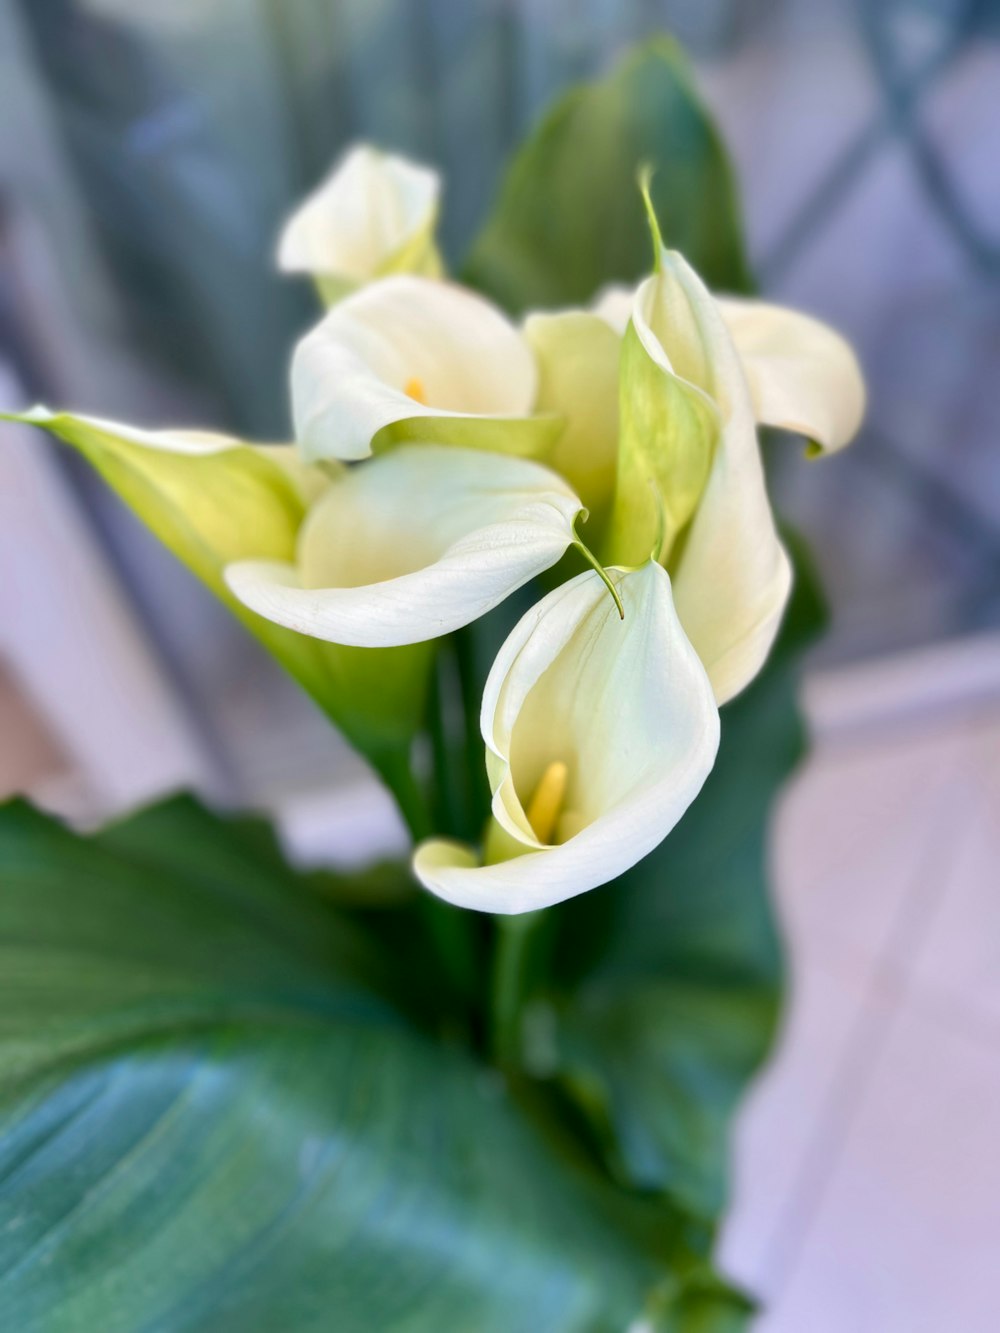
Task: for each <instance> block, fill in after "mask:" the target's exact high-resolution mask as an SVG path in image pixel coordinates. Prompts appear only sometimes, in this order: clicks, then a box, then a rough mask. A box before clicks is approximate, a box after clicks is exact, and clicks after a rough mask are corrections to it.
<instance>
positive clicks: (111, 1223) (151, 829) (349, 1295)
mask: <svg viewBox="0 0 1000 1333" xmlns="http://www.w3.org/2000/svg"><path fill="white" fill-rule="evenodd" d="M415 943H416V942H415ZM420 963H421V960H420V958H419V957H417V958H414V959H411V960H408V959H405V958H403V959H399V960H393V963H392V967H391V970H390V972H389V974H388V975H386V971H385V966H384V964H383V963H382V962H381V961H380V960H379V957H378V955H377V953H376V952H374V951H373V950H372V949H371V948H370V947H369V941H368V940H367V938H366V937H365V936H364V935H363V934H362V933H360V930H359V929H358V928H356V927H355V926H354V925H352V924H351V923H350V922H349V921H348V920H347V919H346V918H345V917H344V916H343V915H341V914H339V913H338V912H337V911H335V910H334V909H332V908H331V907H330V906H329V905H328V904H327V903H326V902H325V901H324V900H323V899H321V898H319V897H318V896H316V895H315V894H313V893H312V892H311V891H310V890H309V889H308V888H307V887H306V886H305V885H304V884H303V883H302V882H300V881H299V880H298V878H297V877H296V876H294V875H292V874H291V873H290V872H289V871H287V870H286V869H285V868H284V867H283V866H282V865H281V863H280V860H279V859H278V857H277V855H276V853H275V852H274V849H273V846H271V845H270V843H269V842H268V840H267V839H265V838H264V837H263V836H262V835H261V833H260V831H259V829H254V828H248V827H246V826H244V825H240V826H237V827H235V828H234V827H232V826H230V825H227V824H224V823H221V822H220V821H218V820H216V819H214V818H213V817H211V816H209V815H207V814H206V813H205V812H204V811H202V810H200V809H199V808H198V807H196V806H195V805H194V804H193V803H190V802H186V801H180V802H174V803H172V804H170V805H168V806H166V807H163V808H162V809H160V810H157V811H153V812H150V813H148V814H146V815H144V816H141V817H140V818H139V819H137V820H135V821H133V822H131V823H130V824H127V825H125V826H123V827H121V828H120V829H117V830H113V831H112V832H111V833H109V834H106V835H102V836H101V837H100V838H97V839H93V840H90V841H87V840H83V839H80V838H77V837H75V836H74V835H72V834H70V833H67V832H65V831H64V830H62V829H60V828H59V827H58V826H56V825H54V824H52V823H51V822H50V821H48V820H46V819H44V818H43V817H42V816H40V815H38V814H36V813H35V812H33V811H31V810H30V809H29V808H27V807H25V806H23V805H13V806H7V807H6V808H4V809H2V810H0V1327H2V1328H4V1329H10V1330H12V1331H13V1330H15V1329H16V1330H17V1333H36V1331H38V1333H41V1331H43V1330H44V1333H95V1330H98V1329H99V1330H100V1331H101V1333H134V1331H136V1330H139V1329H143V1330H154V1329H155V1330H157V1333H181V1331H182V1330H183V1331H184V1333H193V1331H194V1330H203V1331H204V1333H209V1331H210V1333H257V1331H258V1330H261V1331H266V1333H299V1331H300V1330H317V1331H319V1330H324V1333H325V1330H328V1329H336V1330H337V1331H338V1333H352V1330H358V1331H359V1333H360V1331H361V1330H365V1333H368V1330H372V1329H378V1330H386V1331H391V1330H407V1331H409V1333H420V1330H428V1333H445V1331H446V1330H456V1333H457V1330H466V1329H468V1330H476V1331H477V1333H488V1331H489V1330H496V1331H497V1333H509V1330H512V1329H531V1330H532V1333H536V1331H537V1333H546V1331H547V1330H581V1331H586V1333H590V1331H591V1330H593V1331H595V1333H603V1331H604V1330H607V1331H608V1333H611V1330H616V1331H617V1330H622V1329H624V1328H625V1327H626V1326H627V1325H629V1323H630V1321H632V1320H634V1319H636V1318H637V1316H638V1315H639V1314H640V1312H642V1311H643V1310H645V1311H646V1312H647V1313H648V1314H649V1315H650V1318H651V1323H650V1325H649V1326H650V1327H656V1328H662V1329H667V1330H683V1333H691V1330H694V1329H706V1330H713V1331H714V1333H722V1330H726V1329H729V1328H731V1327H734V1326H738V1325H734V1324H733V1319H734V1318H737V1317H738V1318H740V1319H742V1317H743V1315H744V1314H745V1310H746V1307H745V1304H744V1302H743V1301H742V1300H741V1298H739V1297H738V1296H736V1295H734V1294H733V1293H731V1292H728V1291H727V1290H726V1289H725V1287H723V1286H722V1285H721V1284H720V1283H718V1281H717V1280H716V1279H715V1278H713V1277H712V1275H711V1274H710V1273H708V1272H707V1271H706V1269H705V1267H704V1265H703V1264H701V1262H700V1261H699V1260H698V1259H697V1257H696V1256H694V1255H693V1254H692V1253H691V1252H690V1251H689V1250H688V1249H687V1248H686V1245H685V1242H684V1241H683V1240H682V1235H681V1231H682V1224H681V1219H679V1217H678V1215H677V1214H676V1213H675V1212H674V1211H672V1210H671V1209H668V1208H667V1207H666V1206H664V1205H661V1204H655V1205H654V1204H650V1203H646V1202H641V1201H639V1200H635V1199H631V1198H629V1196H628V1195H627V1194H625V1193H624V1192H621V1191H615V1190H613V1189H612V1188H611V1187H610V1186H609V1185H607V1184H606V1183H605V1182H603V1181H602V1180H601V1179H600V1177H599V1176H598V1175H597V1174H596V1173H594V1172H593V1171H592V1170H590V1169H588V1168H587V1167H586V1166H585V1165H584V1164H583V1162H582V1161H581V1160H578V1159H576V1158H573V1157H571V1156H570V1155H569V1150H568V1149H566V1150H565V1151H564V1150H563V1148H561V1147H560V1146H559V1145H558V1144H557V1143H556V1142H555V1141H554V1140H553V1139H552V1137H551V1133H552V1131H551V1127H549V1128H546V1129H545V1130H544V1131H543V1130H542V1129H541V1128H539V1127H537V1124H536V1121H535V1119H534V1118H530V1117H529V1115H528V1114H527V1112H526V1111H524V1110H522V1109H521V1104H520V1103H519V1102H517V1101H515V1100H514V1098H513V1096H512V1094H510V1093H509V1092H508V1091H507V1090H506V1088H505V1085H504V1084H503V1082H502V1081H500V1079H499V1077H498V1076H497V1075H496V1074H494V1073H491V1072H490V1071H488V1070H487V1069H486V1068H485V1067H483V1066H481V1065H479V1064H478V1063H477V1062H475V1061H474V1060H473V1059H472V1058H471V1057H470V1056H468V1055H466V1054H464V1053H463V1052H461V1051H460V1050H459V1049H457V1048H449V1047H447V1046H444V1045H439V1044H435V1043H434V1042H432V1041H430V1040H429V1039H428V1038H427V1036H426V1035H423V1034H422V1033H421V1032H420V1031H418V1030H417V1029H416V1028H415V1027H414V1025H413V1023H412V1022H411V1021H410V1019H409V1016H408V1012H409V1005H410V997H409V996H405V995H404V994H402V993H401V988H403V989H404V990H405V984H406V982H405V979H403V978H401V977H400V976H399V975H397V974H398V973H399V972H407V971H408V970H409V971H410V972H411V973H412V972H414V971H417V972H419V970H420ZM424 972H425V980H424V984H425V985H426V986H427V987H432V985H433V979H432V978H428V977H426V969H424ZM397 1001H398V1003H397Z"/></svg>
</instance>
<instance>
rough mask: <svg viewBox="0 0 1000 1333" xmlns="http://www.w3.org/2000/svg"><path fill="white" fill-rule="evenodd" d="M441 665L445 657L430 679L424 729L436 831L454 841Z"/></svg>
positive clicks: (449, 763)
mask: <svg viewBox="0 0 1000 1333" xmlns="http://www.w3.org/2000/svg"><path fill="white" fill-rule="evenodd" d="M444 662H445V658H444V654H441V655H439V657H438V660H437V662H436V663H435V668H434V671H433V673H432V675H431V683H430V693H429V696H428V700H427V729H428V731H429V732H430V738H431V759H432V762H433V765H434V798H435V799H434V805H435V820H436V824H437V831H438V832H439V833H445V834H447V835H448V836H449V837H453V836H455V835H456V834H457V833H458V832H459V828H458V824H457V821H456V818H455V802H454V799H453V798H454V788H453V782H452V772H451V755H450V749H449V745H448V735H447V732H446V729H445V725H444V703H443V697H442V689H441V672H442V671H443V669H444Z"/></svg>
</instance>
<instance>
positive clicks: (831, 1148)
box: [721, 641, 1000, 1333]
mask: <svg viewBox="0 0 1000 1333" xmlns="http://www.w3.org/2000/svg"><path fill="white" fill-rule="evenodd" d="M980 647H981V649H982V651H981V652H980V654H979V657H978V664H979V666H980V667H983V666H985V668H986V670H985V671H977V672H975V673H973V674H974V675H975V676H976V678H977V682H978V685H977V688H976V689H975V690H974V691H970V690H969V688H968V686H969V677H968V675H966V677H965V680H964V682H963V683H962V687H961V688H958V689H956V691H955V692H954V693H952V694H951V696H950V697H949V694H948V691H947V689H945V690H942V689H941V688H940V686H941V682H942V680H946V679H947V678H948V676H949V674H950V672H951V668H952V667H953V666H954V665H955V664H956V659H955V658H954V657H949V653H948V650H944V651H943V652H942V654H941V656H940V657H939V658H938V659H937V666H936V668H935V669H934V670H933V671H930V672H925V673H924V686H922V687H921V686H918V692H919V689H920V688H925V687H927V686H928V685H929V686H930V692H931V693H932V694H933V696H934V697H933V700H932V702H930V703H929V706H928V707H925V708H923V709H921V708H920V706H919V699H914V700H911V701H910V703H913V704H914V706H912V707H910V706H907V707H905V708H900V709H899V710H898V712H897V716H895V717H894V718H890V719H889V720H887V721H885V722H884V724H883V725H879V723H878V720H877V719H876V718H873V717H871V716H868V717H867V718H866V719H865V721H864V725H859V726H855V727H852V726H851V725H850V724H849V721H848V722H847V723H846V724H845V722H844V719H843V718H842V717H841V718H839V719H838V721H837V723H836V725H834V726H832V727H828V728H827V730H826V732H825V733H824V732H823V731H822V728H821V734H820V736H819V738H818V743H817V745H816V748H815V750H814V752H813V756H812V758H811V759H810V761H809V763H808V764H807V765H806V767H805V768H804V769H803V770H802V771H801V773H800V774H799V776H798V777H797V779H796V780H795V782H794V783H793V784H792V787H791V788H790V789H789V791H788V792H787V793H786V797H785V800H784V802H783V804H782V808H781V809H780V811H779V814H778V820H777V826H776V831H775V882H776V888H777V893H778V898H779V904H780V912H781V917H782V920H783V923H784V926H785V930H786V933H787V936H788V940H789V945H790V951H791V958H792V970H793V985H792V991H791V996H790V1001H789V1009H788V1013H787V1018H786V1025H785V1030H784V1034H783V1037H782V1040H781V1042H780V1044H779V1048H778V1050H777V1052H776V1055H775V1058H774V1060H773V1061H772V1064H771V1067H770V1068H769V1069H768V1070H767V1071H766V1073H765V1075H764V1076H763V1077H762V1079H761V1080H760V1082H759V1084H758V1086H757V1088H756V1089H755V1091H754V1093H753V1094H752V1096H751V1098H750V1099H749V1101H748V1103H747V1106H746V1109H745V1111H744V1114H743V1116H742V1118H741V1122H740V1124H739V1127H738V1135H737V1173H736V1190H735V1200H734V1206H733V1209H732V1212H731V1215H730V1218H729V1220H728V1224H727V1226H726V1228H725V1231H724V1235H723V1242H722V1250H721V1257H722V1260H723V1262H724V1264H725V1265H726V1267H727V1268H728V1269H729V1271H730V1272H731V1273H732V1274H733V1275H734V1276H736V1277H738V1278H739V1279H740V1280H741V1281H742V1282H744V1283H745V1284H746V1285H747V1286H749V1287H750V1288H751V1289H752V1290H753V1291H754V1292H756V1293H757V1295H758V1296H759V1297H760V1298H761V1301H762V1306H763V1310H764V1313H763V1314H762V1315H761V1317H760V1319H759V1320H758V1333H996V1330H997V1329H1000V1284H998V1283H997V1277H996V1273H997V1254H998V1253H1000V642H997V641H983V643H982V644H981V645H980ZM991 663H992V667H991V665H990V664H991ZM925 666H926V663H925ZM991 671H992V682H993V689H992V691H991V690H990V689H989V688H983V686H984V685H986V686H987V687H988V686H989V684H990V673H991ZM954 674H955V678H956V680H957V679H958V677H959V676H961V674H962V673H961V671H958V672H956V673H954ZM878 684H879V682H878V681H875V680H872V681H870V682H869V686H870V688H869V689H868V690H867V694H866V691H865V689H864V681H863V680H862V681H858V680H854V681H851V682H850V686H851V690H854V691H855V693H856V696H857V697H859V698H862V699H863V698H865V697H867V698H868V699H871V698H872V697H875V696H876V695H877V693H878ZM855 687H859V688H857V689H856V690H855ZM837 689H838V687H837V685H836V682H831V691H832V694H831V697H832V698H833V701H834V703H835V702H836V695H837ZM841 693H842V694H844V693H845V691H843V690H841ZM928 699H929V700H930V695H928ZM825 702H828V700H827V699H826V697H825V696H824V703H825ZM833 711H834V712H836V711H837V710H836V708H834V710H833Z"/></svg>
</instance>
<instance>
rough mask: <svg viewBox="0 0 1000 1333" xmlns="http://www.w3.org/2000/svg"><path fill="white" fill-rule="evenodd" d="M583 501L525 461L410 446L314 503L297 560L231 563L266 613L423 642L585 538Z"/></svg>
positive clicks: (345, 636) (309, 628)
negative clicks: (579, 531) (579, 526)
mask: <svg viewBox="0 0 1000 1333" xmlns="http://www.w3.org/2000/svg"><path fill="white" fill-rule="evenodd" d="M582 510H583V506H582V505H581V503H580V501H579V500H578V499H577V497H576V496H575V495H574V494H573V492H572V491H571V490H570V489H569V487H568V486H567V485H566V484H565V482H563V481H562V480H561V479H560V478H559V477H557V476H556V475H555V473H554V472H551V471H549V469H548V468H545V467H542V466H541V465H540V464H538V463H532V462H529V461H527V460H525V459H518V458H505V457H503V456H501V455H495V454H494V455H489V454H481V453H479V452H477V451H474V450H466V449H455V448H445V447H442V446H438V445H413V446H411V447H409V448H406V449H397V450H394V451H392V452H391V453H388V454H384V455H381V456H380V457H378V458H374V459H371V460H370V461H369V462H367V463H363V464H360V465H359V466H357V467H353V468H349V469H346V470H345V471H344V473H343V474H342V475H341V476H339V477H338V478H336V479H335V480H334V481H333V482H332V483H331V485H330V486H329V487H328V488H327V490H326V491H325V492H324V494H323V496H322V497H321V499H320V500H319V502H318V503H317V504H316V505H315V506H314V507H313V508H312V509H311V510H310V512H309V514H308V516H307V518H306V520H305V522H304V523H303V525H302V528H301V530H300V533H299V539H298V547H297V552H296V560H295V562H294V563H292V562H276V561H240V562H237V563H234V564H231V565H229V566H228V568H227V569H226V571H225V577H226V582H227V584H228V585H229V588H230V590H231V591H232V592H233V594H234V595H235V596H236V597H237V598H239V600H240V601H241V602H242V603H243V604H244V605H245V606H247V607H249V608H250V610H252V611H256V612H257V614H258V615H261V616H264V617H266V618H267V619H268V620H272V621H275V622H276V623H277V624H279V625H284V626H285V627H286V628H288V629H293V630H298V631H299V632H300V633H302V634H308V635H310V636H312V637H313V638H318V639H325V640H328V641H329V642H332V643H341V644H350V645H354V646H357V647H388V646H391V645H396V644H406V643H419V642H422V641H424V640H426V639H433V638H437V637H438V636H439V635H442V634H447V633H449V632H450V631H451V630H454V629H457V628H458V627H459V626H461V625H466V624H468V623H469V622H470V621H472V620H475V619H477V618H478V617H479V616H481V615H484V614H485V613H486V612H487V611H489V610H491V609H492V608H493V607H494V606H496V605H498V603H500V602H501V601H503V599H504V598H505V597H507V596H509V594H510V593H512V592H513V591H514V590H515V589H516V588H519V587H521V586H522V584H524V583H527V582H528V580H529V579H531V578H533V577H534V576H535V575H537V574H540V573H541V572H542V570H544V569H548V568H549V566H550V565H554V564H555V563H556V561H557V560H559V558H560V557H561V556H562V555H563V553H564V552H565V550H566V548H567V547H568V546H569V545H571V544H573V543H575V542H577V538H576V536H575V534H574V531H573V524H574V521H575V520H576V518H577V517H578V515H580V513H581V512H582Z"/></svg>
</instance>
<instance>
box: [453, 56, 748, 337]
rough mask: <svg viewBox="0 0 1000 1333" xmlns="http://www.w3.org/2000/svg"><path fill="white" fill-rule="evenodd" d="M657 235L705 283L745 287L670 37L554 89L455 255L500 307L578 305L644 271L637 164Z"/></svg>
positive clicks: (711, 131)
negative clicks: (583, 80) (553, 98)
mask: <svg viewBox="0 0 1000 1333" xmlns="http://www.w3.org/2000/svg"><path fill="white" fill-rule="evenodd" d="M645 164H648V165H650V166H651V167H652V168H653V172H654V175H653V180H652V198H653V204H654V206H655V208H656V210H657V215H658V217H659V219H660V226H661V228H662V231H663V236H664V239H665V241H666V243H667V244H668V245H669V246H671V247H672V248H675V249H678V250H681V251H683V253H684V255H685V256H686V257H687V259H688V260H689V261H690V263H692V264H693V265H694V267H695V268H696V269H697V270H698V272H699V273H700V274H701V275H702V277H703V278H704V279H705V281H706V282H708V283H709V285H710V286H712V287H717V288H721V289H723V290H725V291H735V292H740V291H748V290H749V289H750V285H751V282H750V275H749V269H748V267H747V259H746V254H745V252H744V248H743V233H742V227H741V224H740V217H739V207H738V202H737V197H736V185H735V181H734V178H733V173H732V168H731V166H730V163H729V158H728V156H727V154H726V150H725V147H724V146H723V143H722V140H721V139H720V138H719V134H718V132H717V130H716V128H715V126H714V124H713V122H712V119H711V117H710V116H709V114H708V112H707V111H706V109H705V107H704V105H703V104H702V102H701V100H700V98H699V97H698V95H697V93H696V92H695V88H694V84H693V81H692V77H691V72H690V69H689V66H688V64H687V61H686V60H685V58H684V56H683V55H682V53H681V51H680V49H679V48H678V47H677V45H676V44H675V43H674V42H672V41H670V40H669V39H667V38H665V37H664V38H658V39H656V40H655V41H651V42H647V43H646V44H645V45H643V46H640V47H638V48H636V49H635V50H634V51H632V52H631V53H630V54H629V55H628V56H626V57H625V58H624V59H623V60H622V61H621V63H620V64H619V65H617V66H616V68H615V69H614V70H613V71H612V73H611V74H609V75H608V76H607V78H605V79H601V80H600V81H598V82H596V83H590V84H584V85H582V86H580V87H577V88H574V89H572V90H571V91H570V92H568V93H566V94H565V95H564V96H563V97H562V98H560V100H559V101H558V102H557V103H556V105H555V106H554V107H553V108H552V109H551V110H550V111H549V112H548V113H547V114H546V115H545V117H544V118H543V120H542V122H541V124H540V125H539V126H538V127H537V128H536V129H535V130H534V131H533V133H532V134H531V136H530V137H529V139H528V140H527V142H526V143H525V144H524V146H523V147H522V148H521V149H520V150H519V151H518V153H517V155H516V156H515V158H514V161H513V164H512V165H511V167H510V169H509V171H508V173H507V175H506V177H505V179H504V183H503V186H502V188H501V191H500V197H499V201H498V203H497V205H496V207H495V208H494V210H493V213H492V215H491V216H490V218H489V220H488V221H487V223H486V225H485V227H484V228H483V230H482V232H481V233H480V235H479V237H478V238H477V240H476V241H475V242H474V244H473V247H472V251H471V254H470V256H469V258H468V260H467V261H466V264H465V268H464V271H463V276H464V278H465V279H466V281H468V282H470V283H472V285H473V286H475V287H478V288H479V289H480V290H481V291H484V292H486V293H487V294H488V295H490V296H492V297H493V298H494V299H495V300H496V301H498V302H499V303H500V304H501V305H503V306H506V307H507V309H509V310H512V311H515V312H519V311H521V310H523V309H525V308H526V307H528V306H557V305H574V304H575V305H581V304H582V305H586V304H588V303H589V302H590V301H591V300H592V299H593V297H594V295H595V294H596V292H597V291H598V290H599V289H600V288H601V287H602V286H603V285H604V284H605V283H608V282H632V281H636V280H637V279H638V278H640V277H641V276H643V275H644V274H645V273H647V272H649V269H650V267H651V249H650V240H649V227H648V225H647V223H646V218H645V214H644V212H643V207H642V201H641V199H640V197H639V190H638V185H637V176H638V172H639V169H640V167H641V166H643V165H645Z"/></svg>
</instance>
